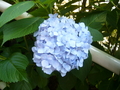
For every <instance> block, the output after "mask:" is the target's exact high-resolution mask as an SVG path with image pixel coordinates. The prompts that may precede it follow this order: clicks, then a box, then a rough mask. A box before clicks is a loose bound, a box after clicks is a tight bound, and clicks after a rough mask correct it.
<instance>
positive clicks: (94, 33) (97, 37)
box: [88, 27, 103, 41]
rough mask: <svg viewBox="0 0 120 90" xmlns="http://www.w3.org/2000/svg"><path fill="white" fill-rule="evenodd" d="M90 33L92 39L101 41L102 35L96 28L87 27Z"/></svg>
mask: <svg viewBox="0 0 120 90" xmlns="http://www.w3.org/2000/svg"><path fill="white" fill-rule="evenodd" d="M88 29H89V31H90V33H91V35H92V36H93V41H102V40H103V35H102V34H101V33H100V32H99V31H98V30H96V29H93V28H90V27H88Z"/></svg>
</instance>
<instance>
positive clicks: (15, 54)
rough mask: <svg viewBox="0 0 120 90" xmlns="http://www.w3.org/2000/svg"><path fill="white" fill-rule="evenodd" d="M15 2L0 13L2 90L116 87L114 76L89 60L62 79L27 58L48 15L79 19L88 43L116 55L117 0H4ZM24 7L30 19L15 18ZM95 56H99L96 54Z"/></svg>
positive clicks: (119, 82) (119, 54)
mask: <svg viewBox="0 0 120 90" xmlns="http://www.w3.org/2000/svg"><path fill="white" fill-rule="evenodd" d="M4 1H6V2H8V3H11V4H15V5H16V6H15V5H14V6H13V8H10V9H9V10H8V11H6V12H5V13H4V14H3V13H2V12H1V13H0V14H1V16H0V43H1V44H2V46H1V47H0V80H1V83H4V85H6V87H5V88H4V89H3V90H120V77H119V75H116V74H114V73H113V72H111V71H109V70H107V69H105V68H103V67H101V66H99V65H98V64H96V63H94V62H92V59H91V55H90V54H89V58H88V59H87V60H85V62H84V67H82V68H80V69H79V70H72V71H71V72H69V73H68V74H67V75H66V76H65V77H61V76H60V74H59V73H58V72H54V73H52V75H46V74H44V73H43V72H42V70H41V68H39V67H36V65H35V64H34V63H33V61H32V51H31V47H32V46H33V45H34V41H35V38H33V35H32V34H33V32H34V31H36V30H37V28H38V26H39V24H40V23H42V22H43V20H44V19H47V18H48V14H49V13H58V14H59V15H60V16H63V15H64V16H66V17H68V18H72V19H74V20H75V21H76V22H84V23H85V24H86V25H87V26H88V28H89V31H90V32H91V34H92V36H93V40H94V42H93V43H92V45H93V46H95V47H97V48H99V49H101V50H102V51H104V52H106V53H108V54H110V55H112V56H114V57H116V58H118V59H120V1H119V0H4ZM25 11H27V12H28V13H30V14H32V15H33V17H32V18H27V19H21V20H18V21H16V20H15V19H14V18H15V17H17V16H19V15H20V14H22V13H23V12H25ZM98 59H99V60H100V58H98Z"/></svg>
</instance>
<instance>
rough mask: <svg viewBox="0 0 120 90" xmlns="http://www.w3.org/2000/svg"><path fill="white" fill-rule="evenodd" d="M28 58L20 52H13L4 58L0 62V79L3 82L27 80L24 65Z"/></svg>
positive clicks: (26, 63)
mask: <svg viewBox="0 0 120 90" xmlns="http://www.w3.org/2000/svg"><path fill="white" fill-rule="evenodd" d="M27 65H28V60H27V58H26V56H25V55H23V54H21V53H14V54H12V55H11V57H9V58H8V59H6V60H3V61H1V62H0V80H3V81H5V82H18V81H21V80H25V81H27V76H26V71H25V69H26V67H27Z"/></svg>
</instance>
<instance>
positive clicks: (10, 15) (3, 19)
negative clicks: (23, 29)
mask: <svg viewBox="0 0 120 90" xmlns="http://www.w3.org/2000/svg"><path fill="white" fill-rule="evenodd" d="M33 5H34V2H33V1H25V2H21V3H18V4H15V5H13V6H11V7H9V8H8V9H7V10H5V12H4V13H2V15H1V16H0V27H1V26H3V25H4V24H5V23H7V22H9V21H10V20H12V19H14V18H16V17H18V16H19V15H21V14H22V13H24V12H25V11H27V10H29V9H30V8H31V7H32V6H33Z"/></svg>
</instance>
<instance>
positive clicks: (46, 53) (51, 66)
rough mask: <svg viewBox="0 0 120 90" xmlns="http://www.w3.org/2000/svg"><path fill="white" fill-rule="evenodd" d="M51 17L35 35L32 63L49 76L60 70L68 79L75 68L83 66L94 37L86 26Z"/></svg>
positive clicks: (53, 15)
mask: <svg viewBox="0 0 120 90" xmlns="http://www.w3.org/2000/svg"><path fill="white" fill-rule="evenodd" d="M57 16H58V14H49V18H48V19H47V20H44V22H43V23H42V24H40V26H39V30H38V31H37V32H35V33H34V37H36V41H35V46H34V47H32V51H33V53H34V55H33V61H34V62H35V63H36V65H37V66H38V67H42V70H43V71H44V72H45V73H46V74H51V73H52V72H53V71H58V72H60V73H61V76H65V75H66V73H67V72H69V71H71V70H72V69H75V68H77V69H79V67H83V62H84V60H85V59H86V58H87V57H88V50H89V48H90V45H91V43H92V36H91V34H90V32H89V31H88V27H86V26H85V24H84V23H82V22H81V23H78V24H77V23H75V21H74V20H73V19H68V18H66V17H60V18H58V17H57Z"/></svg>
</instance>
